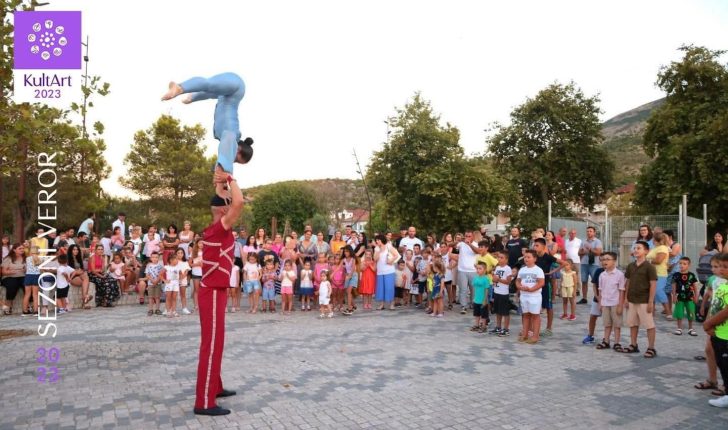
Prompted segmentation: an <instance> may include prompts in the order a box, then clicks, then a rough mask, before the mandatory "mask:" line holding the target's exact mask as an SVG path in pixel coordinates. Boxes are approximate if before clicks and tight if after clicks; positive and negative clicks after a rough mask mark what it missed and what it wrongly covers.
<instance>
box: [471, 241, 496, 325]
mask: <svg viewBox="0 0 728 430" xmlns="http://www.w3.org/2000/svg"><path fill="white" fill-rule="evenodd" d="M489 248H490V241H489V240H487V239H483V240H480V241H478V255H476V256H475V264H476V266H477V264H478V262H483V263H485V275H486V276H487V277H488V279H489V280H490V281H491V285H492V283H493V269H495V266H497V265H498V259H497V258H495V257H494V256H492V255H491V254H490V251H489ZM492 301H493V289H492V288H489V289H488V295H487V296H485V301H484V302H483V303H484V304H485V305H486V306H488V311H489V314H490V313H493V312H492V311H493V309H492V308H491V305H490V303H491V302H492Z"/></svg>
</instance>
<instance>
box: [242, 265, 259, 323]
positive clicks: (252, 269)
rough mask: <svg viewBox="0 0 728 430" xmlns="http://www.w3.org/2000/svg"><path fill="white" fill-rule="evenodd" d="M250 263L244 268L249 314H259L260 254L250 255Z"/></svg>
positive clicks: (244, 286)
mask: <svg viewBox="0 0 728 430" xmlns="http://www.w3.org/2000/svg"><path fill="white" fill-rule="evenodd" d="M247 260H248V261H246V262H245V266H243V289H244V290H245V294H247V295H248V308H249V309H248V313H249V314H254V313H256V312H258V295H260V289H261V285H260V279H261V270H260V265H259V264H258V254H256V253H254V252H251V253H248V258H247Z"/></svg>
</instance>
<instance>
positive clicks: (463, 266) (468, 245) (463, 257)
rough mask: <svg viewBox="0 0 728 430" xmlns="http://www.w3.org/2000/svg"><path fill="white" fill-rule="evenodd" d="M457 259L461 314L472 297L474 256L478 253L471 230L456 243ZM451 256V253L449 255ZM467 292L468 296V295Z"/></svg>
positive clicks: (474, 273)
mask: <svg viewBox="0 0 728 430" xmlns="http://www.w3.org/2000/svg"><path fill="white" fill-rule="evenodd" d="M456 247H457V250H458V253H457V254H456V255H457V257H456V258H457V260H458V277H457V287H458V298H459V299H460V306H462V308H461V309H460V313H461V314H463V315H464V314H466V313H467V308H468V306H469V305H470V298H469V297H473V280H474V279H475V275H476V273H477V272H476V270H475V257H476V255H477V254H478V245H477V243H474V242H473V232H472V231H466V232H465V239H463V241H462V242H460V243H458V244H457V246H456ZM450 257H452V254H451V255H450ZM468 294H469V296H468Z"/></svg>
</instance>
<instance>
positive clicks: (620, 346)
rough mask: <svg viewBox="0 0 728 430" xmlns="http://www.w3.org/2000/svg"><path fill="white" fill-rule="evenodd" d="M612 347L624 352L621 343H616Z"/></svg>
mask: <svg viewBox="0 0 728 430" xmlns="http://www.w3.org/2000/svg"><path fill="white" fill-rule="evenodd" d="M612 349H613V350H615V351H617V352H622V345H621V344H619V343H615V344H614V346H612Z"/></svg>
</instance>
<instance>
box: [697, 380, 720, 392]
mask: <svg viewBox="0 0 728 430" xmlns="http://www.w3.org/2000/svg"><path fill="white" fill-rule="evenodd" d="M693 386H694V387H695V389H696V390H711V389H714V388H716V389H717V388H718V383H717V382H713V381H710V380H707V379H706V380H705V381H702V382H698V383H697V384H695V385H693Z"/></svg>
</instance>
